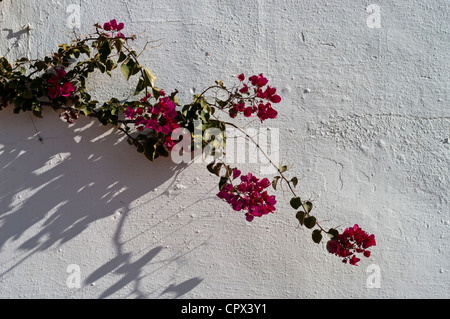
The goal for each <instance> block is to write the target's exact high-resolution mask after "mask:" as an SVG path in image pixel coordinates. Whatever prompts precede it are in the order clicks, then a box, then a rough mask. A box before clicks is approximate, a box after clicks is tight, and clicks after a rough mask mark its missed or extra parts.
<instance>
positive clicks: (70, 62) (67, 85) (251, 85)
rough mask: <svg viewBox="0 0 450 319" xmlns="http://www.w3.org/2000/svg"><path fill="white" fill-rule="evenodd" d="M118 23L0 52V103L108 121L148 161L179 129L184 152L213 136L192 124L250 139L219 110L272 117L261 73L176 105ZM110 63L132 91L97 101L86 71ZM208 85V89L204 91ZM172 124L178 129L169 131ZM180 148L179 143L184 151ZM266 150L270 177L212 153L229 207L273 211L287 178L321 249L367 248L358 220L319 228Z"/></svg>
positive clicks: (294, 203)
mask: <svg viewBox="0 0 450 319" xmlns="http://www.w3.org/2000/svg"><path fill="white" fill-rule="evenodd" d="M124 28H125V26H124V24H123V23H118V22H117V21H116V20H111V21H109V22H107V23H105V24H104V25H100V24H96V25H95V31H94V32H93V33H92V34H90V35H87V36H83V37H81V36H79V35H77V34H76V33H74V39H73V40H72V41H71V43H70V44H61V45H60V46H59V48H58V51H57V52H55V53H53V54H52V55H50V56H46V57H45V58H43V59H37V60H30V59H27V58H21V59H18V60H16V61H15V63H14V64H12V63H10V62H9V61H8V60H7V59H6V58H5V57H3V58H1V59H0V97H1V101H0V110H1V109H2V108H3V107H7V106H8V105H13V107H14V113H20V112H32V113H33V114H34V115H35V116H36V117H42V110H43V108H44V107H51V108H52V109H53V110H55V111H58V112H60V116H61V117H62V118H64V119H65V120H66V121H67V122H69V123H74V121H76V120H77V119H78V118H79V116H80V115H82V116H87V117H90V118H95V119H97V120H98V121H100V122H101V123H102V124H103V125H113V126H115V127H116V128H117V129H118V130H120V131H121V132H122V133H123V134H125V135H126V137H127V140H128V143H129V144H130V145H133V146H134V147H136V149H137V151H138V152H140V153H143V154H144V155H145V156H146V157H147V158H148V159H149V160H151V161H154V160H156V159H157V158H158V157H168V156H169V155H170V153H171V152H180V149H179V148H177V145H179V144H181V143H180V142H181V141H183V140H184V138H185V137H186V136H187V137H189V138H190V142H189V148H188V150H187V151H188V152H194V151H198V150H199V149H201V150H203V149H205V147H206V146H208V145H209V143H210V142H211V141H212V140H214V137H211V136H206V135H202V136H201V137H200V138H199V137H198V135H195V131H196V130H198V129H200V130H201V131H206V130H208V129H216V130H220V132H225V130H226V128H227V127H232V128H235V129H238V130H239V131H240V132H242V133H243V134H244V135H245V136H246V138H247V139H249V140H250V141H252V142H254V143H255V144H257V143H256V142H255V141H254V139H253V138H252V137H251V136H250V135H248V134H247V133H246V131H245V130H244V129H243V128H240V127H238V126H237V125H236V124H234V123H233V122H229V121H225V120H222V119H220V115H224V116H226V117H230V118H231V119H234V118H236V117H242V118H255V117H256V118H258V119H259V120H260V121H261V123H263V122H264V121H266V120H270V119H275V118H276V117H277V115H278V112H277V111H276V108H275V105H277V104H278V103H280V102H281V97H280V96H279V95H278V94H277V89H276V88H275V87H273V86H270V85H269V81H268V79H267V78H266V77H265V76H264V75H263V74H257V75H251V76H246V75H245V74H240V75H238V76H237V77H236V84H234V85H233V87H231V88H229V87H227V86H225V84H224V83H223V82H222V81H216V83H215V84H214V85H213V86H211V87H209V88H207V89H206V90H204V91H203V92H202V93H201V94H197V95H195V96H194V97H193V101H192V102H191V103H190V104H187V105H184V106H181V105H180V103H179V101H178V98H177V93H178V92H177V91H174V92H172V93H171V94H166V92H165V91H164V90H162V89H159V88H157V87H156V86H155V80H156V77H155V76H154V75H153V74H152V72H151V71H150V70H149V69H147V68H145V67H143V66H142V65H141V64H140V63H139V61H138V58H139V56H140V54H138V53H137V52H136V51H134V50H133V49H132V48H131V47H130V46H129V45H128V43H129V41H133V40H135V39H136V36H134V35H130V36H126V35H125V34H124V33H123V32H122V31H123V30H124ZM115 69H120V71H121V72H122V73H123V75H124V76H125V78H126V80H127V81H128V80H129V79H130V78H131V77H132V76H136V77H137V81H136V82H137V86H136V89H135V92H134V96H135V97H136V98H135V99H134V100H127V101H121V100H119V99H118V98H111V99H109V100H108V101H106V102H104V103H100V102H99V101H97V100H94V99H92V97H91V95H90V94H89V91H88V89H87V87H86V80H87V79H88V77H89V75H91V74H92V73H93V72H95V71H97V72H98V71H99V72H101V73H106V74H108V75H109V76H111V75H112V74H111V72H112V71H113V70H115ZM210 92H214V94H212V96H210V95H209V93H210ZM219 93H220V94H219ZM199 123H200V124H199ZM199 125H200V127H199ZM180 130H182V131H183V132H185V133H184V135H183V134H175V133H176V132H179V131H180ZM186 132H187V135H186ZM225 140H226V139H223V140H222V141H221V142H220V143H216V144H214V145H215V146H214V147H213V152H212V153H213V154H214V152H216V151H217V149H218V148H219V147H222V148H223V147H224V144H225ZM217 141H218V139H217ZM184 142H186V141H184ZM184 144H185V143H184ZM187 151H186V147H184V148H183V149H182V152H184V153H186V152H187ZM264 155H266V154H264ZM266 156H267V155H266ZM218 158H219V159H218ZM267 158H268V160H269V162H270V164H272V165H273V166H274V167H275V168H276V171H277V174H276V176H275V177H274V179H273V180H272V181H270V180H269V179H267V178H262V179H260V178H258V177H256V176H254V175H253V174H252V173H247V174H242V172H241V171H240V170H239V169H237V168H233V167H231V166H229V165H227V163H226V162H225V161H224V160H221V159H220V157H217V158H216V157H215V158H214V161H212V162H211V163H209V164H208V165H207V166H206V167H207V169H208V170H209V172H211V173H212V174H214V175H217V177H218V178H219V182H218V184H219V192H218V194H217V196H218V198H220V199H222V200H224V201H226V202H227V203H228V204H230V205H231V207H232V208H233V210H235V211H237V212H242V213H243V215H244V216H245V219H246V220H247V222H252V221H254V219H255V218H256V217H257V218H260V217H263V216H265V215H268V214H273V213H275V212H276V204H277V200H276V196H275V195H271V194H270V191H277V187H279V186H280V185H287V188H285V189H287V192H289V194H290V196H289V197H288V198H290V203H289V204H290V206H291V207H292V209H293V210H294V213H293V215H294V216H295V217H296V220H297V223H299V224H300V225H301V226H304V227H306V228H307V229H310V230H311V231H312V239H313V241H314V242H315V243H320V242H322V240H323V239H324V237H325V238H327V243H326V247H327V250H328V252H329V253H330V254H333V255H336V256H338V257H340V258H342V261H343V262H344V263H349V264H351V265H357V263H358V262H359V261H360V259H359V258H358V257H357V254H360V255H361V256H364V257H369V256H370V251H369V250H368V249H369V248H370V247H372V246H375V245H376V242H375V238H374V235H369V234H368V233H366V232H365V231H363V230H362V229H361V228H360V227H359V226H358V225H355V226H353V227H349V228H347V229H345V230H344V232H343V233H339V231H338V230H337V229H335V228H329V229H327V228H324V227H323V226H322V225H321V224H320V223H319V222H318V221H317V219H316V217H315V216H314V215H313V214H312V210H313V203H312V202H311V201H304V200H302V199H301V197H300V196H299V195H298V194H297V192H296V188H297V186H298V181H299V179H298V178H297V177H290V178H288V177H287V170H288V169H287V166H283V165H280V164H279V163H274V162H273V161H272V160H270V158H269V157H268V156H267Z"/></svg>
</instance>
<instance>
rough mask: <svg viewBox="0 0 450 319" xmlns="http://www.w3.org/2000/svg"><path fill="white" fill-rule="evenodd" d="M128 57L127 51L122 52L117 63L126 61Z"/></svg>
mask: <svg viewBox="0 0 450 319" xmlns="http://www.w3.org/2000/svg"><path fill="white" fill-rule="evenodd" d="M126 58H127V55H126V54H125V53H123V52H120V54H119V59H118V60H117V63H121V62H123V61H125V60H126Z"/></svg>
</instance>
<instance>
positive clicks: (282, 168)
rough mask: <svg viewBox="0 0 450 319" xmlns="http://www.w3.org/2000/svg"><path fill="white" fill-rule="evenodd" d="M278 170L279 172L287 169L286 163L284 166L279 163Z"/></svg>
mask: <svg viewBox="0 0 450 319" xmlns="http://www.w3.org/2000/svg"><path fill="white" fill-rule="evenodd" d="M279 170H280V173H284V172H286V171H287V170H288V167H287V166H286V165H285V166H281V165H280V167H279Z"/></svg>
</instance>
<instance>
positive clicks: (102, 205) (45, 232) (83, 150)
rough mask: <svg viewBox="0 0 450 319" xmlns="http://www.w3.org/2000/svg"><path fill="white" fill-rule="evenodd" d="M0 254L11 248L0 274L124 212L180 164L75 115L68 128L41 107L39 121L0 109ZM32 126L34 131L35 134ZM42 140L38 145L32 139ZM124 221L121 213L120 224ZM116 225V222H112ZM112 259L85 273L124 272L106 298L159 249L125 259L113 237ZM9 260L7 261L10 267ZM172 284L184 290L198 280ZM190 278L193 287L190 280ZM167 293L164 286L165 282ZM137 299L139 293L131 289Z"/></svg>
mask: <svg viewBox="0 0 450 319" xmlns="http://www.w3.org/2000/svg"><path fill="white" fill-rule="evenodd" d="M0 115H1V116H0V253H2V250H4V249H5V246H6V245H9V247H8V249H10V247H16V248H15V249H16V251H15V253H14V255H15V258H14V259H15V260H13V261H11V260H9V261H8V266H7V267H2V268H3V269H5V271H4V272H3V273H0V278H1V277H2V276H4V275H6V274H7V273H8V272H10V271H11V270H13V269H14V268H16V267H17V266H19V265H20V264H21V263H23V262H24V261H26V260H27V259H28V258H29V257H30V256H31V255H33V254H35V253H36V252H42V251H47V250H49V249H51V248H53V247H57V246H60V245H63V244H65V243H67V242H69V241H71V240H73V239H74V238H76V237H78V236H79V235H81V234H82V233H83V232H85V231H86V230H87V229H88V228H89V227H90V226H91V225H92V224H93V223H95V222H96V221H99V220H101V219H104V218H108V217H112V216H113V215H114V214H117V212H118V211H121V210H122V211H126V210H127V209H128V207H129V204H130V203H132V202H133V201H135V200H137V199H139V198H140V197H141V196H144V195H145V194H148V193H149V192H151V191H153V190H155V189H156V188H157V187H159V186H161V185H163V184H165V183H166V182H168V181H170V180H171V179H173V178H174V177H175V176H176V175H177V174H179V172H180V171H182V170H183V169H185V168H186V164H181V165H176V164H174V163H173V162H172V161H171V160H170V159H162V160H158V161H155V162H154V163H151V162H149V161H148V160H146V159H145V157H143V155H142V154H138V153H137V152H136V150H135V149H134V147H132V146H130V145H128V143H126V141H123V140H121V139H122V134H120V132H119V131H118V130H116V129H113V128H110V127H105V126H103V125H101V124H99V123H98V122H97V121H95V120H90V119H87V118H80V119H79V120H78V121H77V123H76V124H75V125H68V123H66V122H63V121H62V120H61V121H60V120H58V119H57V118H56V119H55V117H57V115H55V114H51V111H46V112H45V113H44V117H43V118H42V119H39V120H38V119H33V118H31V117H30V116H29V114H25V113H22V114H19V115H13V114H12V112H11V108H7V109H5V110H3V111H1V113H0ZM35 129H41V130H42V131H41V132H40V135H39V134H37V131H35ZM38 137H39V138H40V137H42V142H40V140H39V139H38ZM124 220H125V217H124V215H122V220H121V221H120V223H123V222H124ZM120 225H123V224H120ZM120 229H121V227H119V228H118V229H117V232H116V237H117V238H114V240H113V241H114V244H115V245H116V253H117V256H116V257H115V258H113V259H112V260H111V261H109V262H106V263H105V264H104V265H103V266H101V267H100V268H98V269H97V270H96V271H94V272H93V273H92V274H91V275H89V277H88V279H89V280H93V279H98V278H101V277H103V276H105V275H106V274H108V273H109V272H111V271H113V270H116V271H118V272H119V273H122V274H124V275H125V276H124V277H123V278H122V279H121V280H119V281H118V282H117V283H115V284H113V285H112V286H111V287H109V288H108V289H107V290H106V291H104V292H103V293H102V294H101V296H100V298H106V297H109V296H111V295H112V294H113V293H115V292H117V291H118V290H120V289H121V288H122V287H124V286H125V285H127V284H129V283H131V282H133V281H136V283H137V284H138V281H139V277H140V276H141V273H142V269H143V268H144V267H145V265H147V264H148V263H149V262H150V261H151V260H152V259H153V258H155V256H156V255H157V254H158V253H160V251H161V249H162V247H154V248H152V249H150V251H149V252H148V253H147V254H145V255H144V256H143V257H142V258H140V259H139V260H137V261H135V262H131V257H132V256H131V254H130V253H124V252H123V251H122V248H121V246H120V245H121V243H120V240H119V238H118V236H119V235H120ZM11 264H12V265H11ZM192 280H194V281H193V282H192V283H193V284H192V285H189V286H183V287H181V288H180V289H176V288H173V289H175V292H176V293H177V295H179V294H180V293H181V294H184V293H185V292H187V291H189V290H190V289H193V288H195V286H196V285H197V284H198V283H199V282H201V279H195V278H194V279H192ZM195 283H197V284H195ZM168 289H169V290H168V291H170V287H168ZM135 292H136V293H137V295H138V297H145V293H144V292H142V291H139V289H138V287H137V288H136V289H135Z"/></svg>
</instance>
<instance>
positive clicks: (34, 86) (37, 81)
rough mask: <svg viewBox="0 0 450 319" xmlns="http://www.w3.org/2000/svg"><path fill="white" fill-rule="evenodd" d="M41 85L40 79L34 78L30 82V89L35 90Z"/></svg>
mask: <svg viewBox="0 0 450 319" xmlns="http://www.w3.org/2000/svg"><path fill="white" fill-rule="evenodd" d="M42 83H43V80H42V78H34V79H33V80H32V81H31V84H30V89H32V90H35V89H37V88H39V87H40V86H41V85H42Z"/></svg>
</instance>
